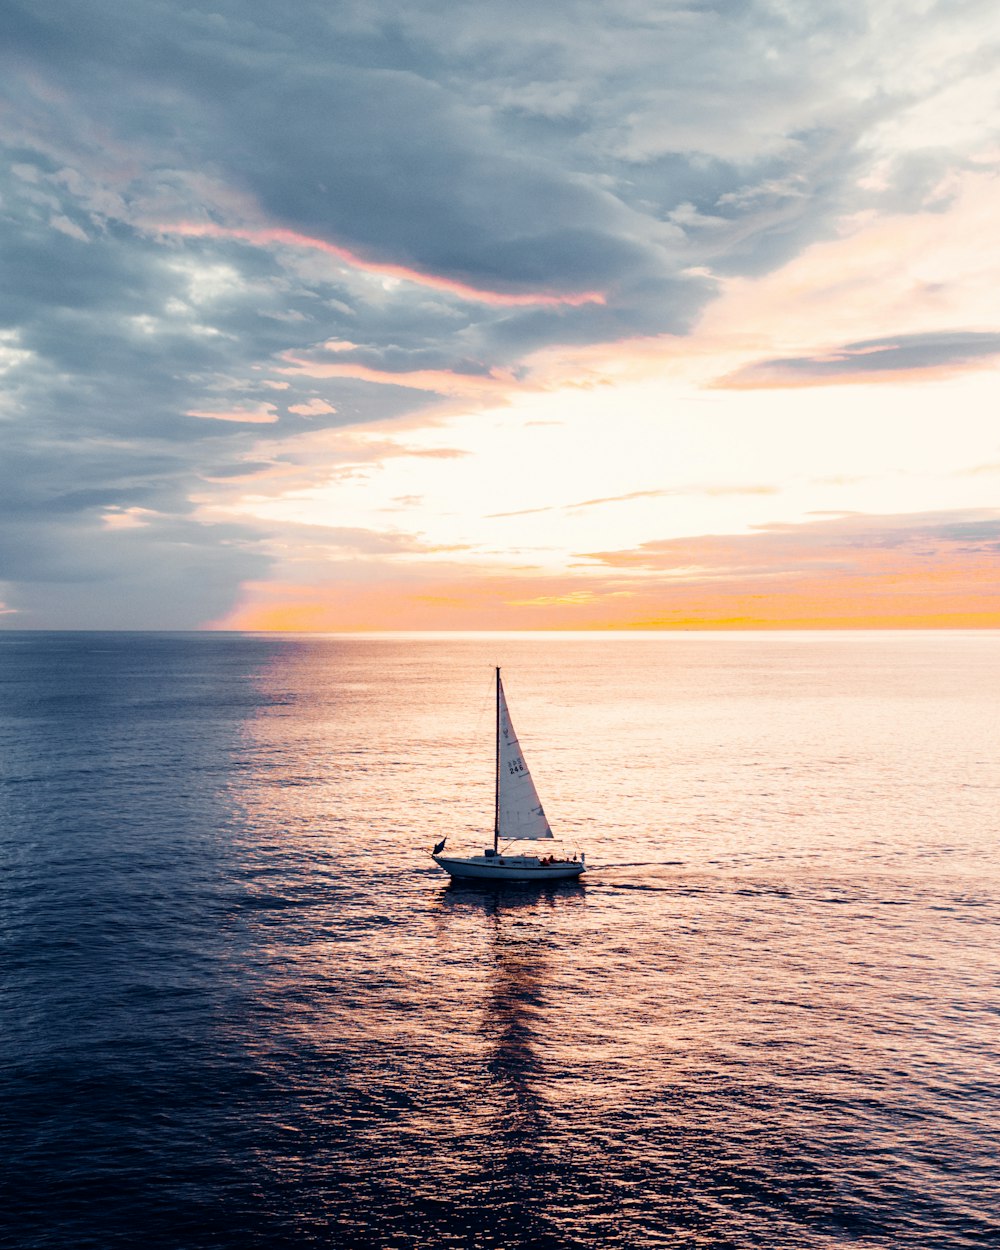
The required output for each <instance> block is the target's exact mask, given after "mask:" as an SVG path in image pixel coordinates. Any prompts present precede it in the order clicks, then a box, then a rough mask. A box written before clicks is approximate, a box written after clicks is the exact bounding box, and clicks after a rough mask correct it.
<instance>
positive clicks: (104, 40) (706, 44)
mask: <svg viewBox="0 0 1000 1250" xmlns="http://www.w3.org/2000/svg"><path fill="white" fill-rule="evenodd" d="M996 40H997V18H996V14H995V9H994V8H993V7H992V6H989V5H986V4H978V3H971V4H969V5H967V6H964V7H963V9H962V11H961V12H958V13H956V12H955V11H954V8H953V6H939V5H932V6H930V7H929V8H927V9H926V11H925V12H924V13H923V14H922V17H921V20H920V21H919V22H914V21H912V20H911V19H910V14H909V13H908V12H907V11H906V9H905V6H902V7H899V6H896V5H895V4H889V5H883V6H876V7H875V8H874V9H873V8H872V6H870V5H867V4H862V3H861V0H838V2H835V3H833V4H830V5H825V6H821V8H819V9H817V8H816V7H815V6H808V5H805V6H797V7H796V6H788V5H787V4H783V3H777V2H773V3H772V2H770V0H748V2H747V3H745V4H739V5H735V4H707V5H702V6H686V7H685V6H652V7H651V6H649V5H648V4H640V3H638V2H637V0H603V2H601V3H598V2H597V0H573V2H572V3H571V2H570V0H554V3H552V4H550V5H546V6H544V8H540V7H539V6H537V5H526V4H523V3H521V2H520V0H515V3H513V5H504V6H496V7H491V6H482V5H480V6H475V5H474V6H465V7H464V8H462V9H461V10H456V9H454V8H453V7H449V6H441V5H440V4H437V3H434V2H432V0H407V2H406V3H403V0H375V2H374V3H355V2H353V0H352V2H348V3H344V4H338V5H333V6H331V5H329V4H327V3H322V2H320V0H301V2H300V3H296V4H295V5H291V6H284V7H282V6H271V7H270V8H268V7H267V6H261V5H252V6H248V5H247V4H246V3H244V2H243V0H218V2H217V3H215V4H213V5H212V6H211V8H210V9H206V8H203V7H199V6H191V5H188V4H184V3H181V2H180V0H133V3H131V4H130V5H128V6H127V7H126V8H123V6H122V5H120V4H119V3H117V2H115V0H91V2H90V3H88V4H87V5H86V6H81V5H79V4H75V3H72V2H71V0H51V2H50V3H46V4H45V5H43V6H38V5H35V4H29V3H26V2H25V0H10V3H8V4H7V6H6V10H5V39H4V44H3V48H2V49H0V68H2V70H3V72H2V74H0V96H2V99H0V104H3V108H2V109H0V144H2V146H3V149H4V155H5V158H6V160H5V163H4V165H3V167H2V173H0V197H2V207H3V216H2V220H0V244H2V247H3V255H4V265H5V268H4V298H3V301H2V307H0V369H2V370H3V371H4V383H5V385H4V392H3V395H2V397H0V420H2V421H3V423H4V431H5V435H4V454H3V457H2V459H0V500H2V501H3V512H4V516H5V519H6V521H7V522H8V523H9V525H10V526H11V527H12V528H11V531H10V532H12V533H13V532H16V533H18V534H23V533H24V532H25V530H24V529H23V528H22V527H32V529H33V532H35V533H37V535H38V537H37V540H36V541H34V543H33V544H29V545H28V547H27V548H25V549H24V552H27V551H29V550H30V551H33V552H34V560H35V561H37V563H36V564H35V565H32V562H31V561H29V560H27V559H26V558H25V555H24V552H22V553H20V554H19V553H18V552H17V551H14V550H12V549H9V548H8V549H7V556H8V557H9V558H10V560H11V562H12V563H11V567H10V568H6V567H4V568H0V577H3V578H4V579H5V582H6V589H5V591H4V595H5V602H7V603H9V604H11V605H12V606H13V608H14V609H15V612H16V611H23V612H25V613H28V614H29V615H30V614H32V613H33V614H34V615H32V616H31V619H33V620H37V621H43V620H44V619H46V618H45V616H44V613H45V612H48V613H51V614H52V615H51V619H53V620H57V619H58V620H59V621H61V622H69V621H72V620H74V619H76V618H75V617H74V614H73V613H74V609H73V604H74V603H78V604H79V605H80V617H79V619H80V620H81V621H83V620H87V621H91V622H92V621H94V620H97V619H98V616H99V611H98V607H99V592H97V591H94V592H93V596H91V591H90V590H87V589H84V587H89V586H92V585H97V584H98V583H100V581H101V579H102V578H103V577H105V576H110V573H108V570H110V569H112V568H114V567H117V569H118V572H117V574H116V575H115V576H116V579H117V580H116V585H118V586H119V587H120V589H121V597H122V599H123V600H124V599H126V598H127V597H128V595H129V591H128V583H127V579H126V574H127V576H128V577H134V579H135V580H134V582H133V583H132V585H133V591H134V596H135V602H134V606H133V607H131V608H130V609H129V613H130V615H128V619H129V620H137V619H140V618H142V612H143V609H142V607H141V604H143V603H144V604H145V605H146V607H145V611H146V614H147V615H146V616H145V618H142V619H145V620H146V621H147V622H148V623H149V624H154V625H155V624H156V623H158V620H159V618H158V617H157V611H158V610H159V609H160V608H161V607H162V608H163V609H164V611H165V612H166V613H167V615H169V618H170V619H171V620H172V621H181V620H183V621H184V622H186V623H187V624H190V625H197V624H198V623H199V620H200V619H203V618H202V617H200V616H199V615H198V614H199V613H200V612H201V611H202V610H203V609H204V608H206V605H207V604H209V600H211V605H212V606H211V608H210V610H211V612H212V613H213V614H214V615H217V612H216V608H215V606H214V605H215V602H216V600H217V599H219V598H220V597H221V598H224V597H225V595H226V594H230V595H234V594H235V593H236V589H235V588H236V587H237V586H238V584H239V581H240V579H241V578H242V577H244V576H247V569H248V568H249V567H251V566H252V567H253V568H254V569H256V570H258V572H259V566H261V565H264V566H265V567H269V561H270V560H271V557H270V556H269V555H267V554H266V551H265V549H264V548H261V547H260V546H258V545H257V544H258V539H259V537H260V531H259V529H253V528H250V529H245V530H240V531H239V532H238V533H237V532H230V531H228V530H226V529H224V528H222V529H220V528H219V527H217V526H213V525H211V524H209V523H208V522H207V521H206V520H205V518H204V515H203V512H202V511H201V509H200V506H199V505H197V504H196V503H195V499H196V498H199V497H200V493H201V492H203V491H204V490H205V489H206V483H212V482H225V481H227V480H228V481H237V480H238V479H239V478H240V477H244V478H245V477H247V476H248V475H249V474H252V473H255V472H256V473H275V474H277V473H279V472H281V471H282V464H281V463H279V459H280V457H286V459H285V461H284V462H283V463H284V465H285V466H286V467H287V464H288V463H289V462H294V453H293V452H289V450H288V448H289V447H290V445H291V444H292V443H294V442H295V440H297V439H302V440H305V444H304V445H306V446H309V447H313V446H315V444H313V443H311V442H309V440H310V439H311V438H312V436H313V435H314V433H316V432H317V431H318V432H320V433H323V432H327V431H336V430H340V429H345V428H349V427H362V426H365V425H367V424H370V423H373V422H387V421H392V420H395V419H397V418H400V417H404V416H405V417H407V418H409V419H410V420H414V421H416V420H419V419H421V417H422V415H423V414H426V413H428V412H437V411H440V410H441V407H442V405H443V403H444V402H445V401H447V403H449V404H451V405H453V406H454V405H465V406H467V407H468V408H474V407H475V406H476V405H477V404H479V403H482V404H486V403H487V402H488V403H491V404H495V405H496V406H497V407H498V408H499V407H502V405H503V403H504V402H505V401H506V400H507V399H508V398H509V396H511V395H513V394H515V393H517V392H518V391H519V390H525V389H528V388H530V387H532V386H542V385H545V384H547V378H546V377H545V376H544V369H543V368H541V366H539V364H538V363H537V362H539V361H540V360H544V359H545V355H546V353H552V354H555V355H558V353H559V352H564V353H566V355H567V357H568V356H569V355H571V354H572V353H573V352H579V353H582V352H584V351H586V350H587V349H591V348H593V347H595V345H607V344H621V343H626V342H630V341H634V340H637V339H642V340H645V341H648V342H654V341H656V340H657V339H659V338H660V337H662V336H665V335H672V336H676V337H681V336H689V335H690V334H691V333H692V331H693V329H694V328H695V327H696V326H697V325H698V324H699V318H701V317H703V315H704V314H705V312H706V310H707V309H708V308H709V307H710V305H711V303H712V301H713V300H714V299H715V298H716V297H717V295H718V293H719V291H720V289H722V288H723V286H724V284H725V283H726V282H731V281H735V280H738V279H742V280H747V281H749V280H750V279H753V278H755V277H757V276H759V275H763V274H768V273H773V272H774V271H775V269H776V268H778V267H780V266H782V265H784V264H786V263H787V262H789V261H790V260H791V259H792V258H795V257H797V256H801V255H802V254H803V252H804V251H805V250H806V249H808V248H809V247H810V246H815V245H816V244H817V243H818V242H819V241H822V240H824V239H826V240H829V239H831V238H836V237H837V236H838V231H839V230H840V229H842V225H843V222H844V221H846V220H849V219H853V218H856V217H857V216H858V215H859V214H861V215H863V214H865V213H874V214H878V213H880V212H882V213H884V212H886V211H889V210H891V211H892V212H894V213H910V214H913V213H918V212H926V213H933V214H937V215H944V214H946V213H947V211H948V206H949V204H951V203H952V200H953V198H954V194H955V192H954V187H953V183H954V178H955V177H956V176H957V175H958V174H960V173H962V172H963V171H966V172H967V171H968V170H970V169H975V170H978V171H979V172H980V173H981V174H982V175H983V176H985V173H984V171H989V170H990V169H992V167H993V166H992V165H991V163H990V161H991V159H992V158H990V157H989V152H990V150H991V148H990V144H991V142H993V138H992V136H993V126H994V123H993V120H992V119H993V118H994V117H995V115H996V110H995V108H992V107H991V102H992V101H993V100H994V98H995V93H994V91H993V87H992V86H991V82H992V79H991V76H990V73H989V66H990V65H991V64H992V63H994V60H995V58H994V56H993V52H994V49H995V45H996ZM921 136H924V137H923V138H922V137H921ZM866 272H867V270H866ZM886 324H889V325H895V326H900V325H901V324H902V323H901V322H899V321H890V322H886ZM958 324H959V323H958V322H957V321H956V320H955V319H954V318H952V320H951V321H949V322H948V323H947V325H945V324H944V323H942V329H941V331H940V332H939V333H938V334H936V335H935V334H932V333H930V332H928V333H927V334H926V335H924V336H923V337H922V338H920V339H919V341H918V337H919V336H917V335H914V334H913V333H912V331H909V332H908V334H907V335H903V336H902V337H899V338H895V339H892V340H889V339H888V338H886V339H871V340H866V339H862V338H861V336H860V335H859V334H857V333H856V332H853V333H852V330H850V329H847V330H845V331H844V332H843V333H840V331H838V332H837V334H838V337H839V338H841V339H842V340H843V341H844V342H845V343H846V344H847V346H846V347H844V348H842V349H840V356H841V357H842V359H836V360H824V359H821V358H820V357H819V356H818V355H817V354H816V352H815V351H813V350H811V349H810V348H807V347H802V346H801V344H799V343H798V342H796V343H795V344H793V345H792V350H788V349H787V348H785V349H783V350H781V351H780V352H775V351H773V350H771V349H770V346H769V345H761V346H760V349H759V351H757V356H758V362H757V363H756V364H754V363H752V362H751V363H750V364H748V365H747V366H746V368H745V369H743V370H740V371H738V372H737V373H735V374H733V375H732V376H731V377H730V378H729V379H728V380H727V385H729V386H753V385H761V384H765V383H767V384H773V383H774V381H775V379H777V381H778V382H779V383H780V384H782V385H785V384H789V383H790V382H794V381H798V382H802V381H803V380H807V381H810V382H812V381H826V382H829V381H835V380H838V379H842V378H846V377H849V376H850V377H860V376H862V375H864V376H871V377H874V376H880V375H884V374H887V373H888V372H890V371H895V372H897V373H898V372H900V371H906V372H914V371H918V370H919V371H925V372H929V371H933V370H934V369H938V370H941V369H945V368H951V367H953V366H954V365H956V364H959V363H961V364H963V365H969V364H972V363H975V362H977V361H984V360H986V359H988V357H989V355H990V354H991V353H992V352H993V350H994V349H993V348H992V347H990V346H989V344H988V343H987V340H991V332H990V331H989V330H988V323H985V328H982V329H980V330H978V331H973V330H969V329H965V328H962V329H959V330H958V331H956V330H954V329H948V325H951V326H954V325H958ZM961 324H962V326H963V327H965V326H972V325H980V326H982V325H983V324H984V323H982V322H981V321H975V320H972V321H965V322H962V323H961ZM949 336H950V337H949ZM814 341H815V340H814ZM991 341H992V340H991ZM330 344H335V345H337V346H336V350H335V349H334V348H333V347H331V346H330ZM800 348H801V350H800ZM935 353H936V354H935ZM279 392H280V402H278V401H277V400H276V395H278V394H279ZM279 448H280V451H279V450H278V449H279ZM253 466H257V468H254V467H253ZM261 466H264V467H261ZM588 489H589V488H588ZM580 506H581V507H583V506H597V500H596V499H595V500H594V501H590V502H587V501H585V503H584V504H582V505H580ZM138 510H143V511H138ZM147 514H152V515H154V516H155V517H156V518H157V519H156V520H150V521H149V523H148V524H146V523H143V524H124V523H123V522H122V521H121V520H119V521H117V522H115V523H114V524H108V523H106V522H105V521H102V518H106V517H117V518H127V517H132V518H139V517H143V518H144V517H146V516H147ZM171 526H175V527H176V533H183V534H184V538H183V541H181V540H180V539H177V540H176V544H175V539H174V538H170V537H169V536H168V535H169V534H170V533H171V532H172V531H171V530H170V527H171ZM80 533H85V534H86V535H87V542H88V543H89V544H90V545H91V548H92V550H90V549H88V551H87V552H83V553H81V551H80V544H79V542H78V541H77V535H78V534H80ZM126 540H127V544H128V545H126V546H122V544H123V543H126ZM59 549H64V550H65V552H66V553H67V558H66V559H56V558H55V555H54V553H55V552H56V551H57V550H59ZM141 550H145V551H146V552H147V560H146V562H145V563H144V562H143V561H142V560H140V559H138V558H137V559H135V560H133V559H132V558H131V555H130V554H129V553H132V552H137V553H138V552H140V551H141ZM182 550H183V551H185V552H187V553H188V554H189V557H190V563H189V564H185V560H186V559H188V556H184V557H182V555H181V554H180V553H181V551H182ZM71 556H80V557H81V558H82V559H83V567H85V568H87V569H90V570H91V574H92V576H90V575H88V577H89V580H88V578H83V579H82V580H81V579H78V578H76V577H75V574H74V569H75V568H76V565H75V564H74V560H73V558H70V557H71ZM84 557H86V558H84ZM126 557H128V558H126ZM156 560H162V561H163V563H164V569H165V574H164V580H163V591H162V593H157V592H156V590H155V584H154V582H153V581H152V580H151V578H150V576H149V575H148V573H147V570H146V566H147V564H148V565H152V564H154V563H155V561H156ZM188 567H189V568H190V570H191V582H190V586H191V589H190V593H186V592H184V593H182V592H181V591H182V583H183V577H182V576H181V572H180V570H181V569H182V568H188ZM14 568H16V570H17V577H16V578H15V577H14V576H13V573H12V571H11V570H12V569H14ZM32 568H35V569H36V570H39V569H44V570H45V571H46V574H45V575H46V578H47V579H48V580H47V581H45V585H46V586H48V587H49V589H47V590H46V591H45V594H44V596H42V597H40V596H41V591H40V589H39V587H40V586H41V585H42V579H40V578H38V577H35V578H33V577H32ZM171 569H173V570H174V572H173V573H171V572H170V570H171ZM261 575H262V574H261ZM122 579H126V580H122ZM210 585H214V589H212V590H211V592H209V589H207V588H208V587H209V586H210ZM60 587H62V589H61V590H60ZM43 599H44V605H43ZM185 604H186V605H187V606H186V607H183V606H182V605H185ZM184 612H187V613H188V615H186V616H185V615H184ZM40 614H41V615H40ZM8 619H13V618H12V617H11V618H8ZM107 619H109V620H112V621H113V620H116V619H124V618H122V617H121V616H120V615H116V614H115V613H112V612H111V611H110V610H109V611H108V613H107ZM164 619H165V618H164Z"/></svg>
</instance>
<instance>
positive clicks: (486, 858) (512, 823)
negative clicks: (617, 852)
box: [431, 668, 586, 882]
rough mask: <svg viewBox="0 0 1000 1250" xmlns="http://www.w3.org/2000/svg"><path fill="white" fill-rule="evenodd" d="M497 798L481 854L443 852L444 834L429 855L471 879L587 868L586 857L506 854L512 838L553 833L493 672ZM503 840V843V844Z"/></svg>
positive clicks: (567, 874)
mask: <svg viewBox="0 0 1000 1250" xmlns="http://www.w3.org/2000/svg"><path fill="white" fill-rule="evenodd" d="M496 673H497V678H496V683H497V690H496V701H497V715H496V799H495V803H494V816H493V845H492V846H488V847H487V848H486V850H485V851H483V853H482V855H468V856H465V857H464V858H461V857H458V856H454V855H445V854H444V853H443V852H444V845H445V840H444V839H442V840H441V841H440V842H439V843H438V844H437V846H435V847H434V850H433V851H432V852H431V857H432V858H433V860H434V862H435V863H436V864H437V865H438V867H439V868H443V869H444V870H445V872H447V873H449V874H450V875H451V876H452V877H457V878H461V879H463V880H475V881H496V882H501V881H536V882H538V881H564V880H567V879H575V878H577V877H579V876H580V874H581V873H583V872H584V871H585V870H586V863H585V859H584V856H583V855H582V854H581V855H580V857H579V859H578V858H577V857H576V856H575V855H574V856H573V858H572V859H563V858H560V857H558V856H556V855H543V856H538V855H520V854H517V855H510V854H508V853H507V849H506V848H507V846H508V844H509V843H511V842H541V841H545V840H547V839H550V838H551V837H552V830H551V828H550V827H549V822H548V821H547V820H546V818H545V812H544V811H543V810H542V804H541V802H540V801H539V798H538V791H537V790H536V789H535V783H534V781H532V779H531V773H530V772H528V766H527V764H525V762H524V756H523V755H522V754H521V748H520V745H519V744H518V741H517V734H516V733H515V732H514V726H513V724H511V719H510V712H509V711H508V710H507V697H506V695H505V694H504V689H503V683H502V682H501V680H500V669H499V668H498V669H497V671H496ZM501 844H502V845H501Z"/></svg>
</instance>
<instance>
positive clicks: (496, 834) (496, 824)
mask: <svg viewBox="0 0 1000 1250" xmlns="http://www.w3.org/2000/svg"><path fill="white" fill-rule="evenodd" d="M496 744H497V758H496V785H495V790H494V797H493V850H494V852H496V849H497V847H498V846H499V845H500V666H499V664H498V665H497V732H496Z"/></svg>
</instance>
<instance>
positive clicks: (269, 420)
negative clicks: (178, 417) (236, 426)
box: [185, 404, 278, 425]
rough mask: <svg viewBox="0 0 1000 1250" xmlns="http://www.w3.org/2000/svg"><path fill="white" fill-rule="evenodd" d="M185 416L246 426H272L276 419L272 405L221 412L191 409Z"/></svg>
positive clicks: (276, 415)
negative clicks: (238, 423)
mask: <svg viewBox="0 0 1000 1250" xmlns="http://www.w3.org/2000/svg"><path fill="white" fill-rule="evenodd" d="M185 415H186V416H189V417H198V418H200V419H201V420H202V421H240V422H243V423H244V424H246V425H273V424H274V422H275V421H277V419H278V414H277V412H275V409H274V404H258V405H257V406H256V407H254V408H231V409H229V410H228V411H223V412H213V411H208V410H202V409H196V408H193V409H189V411H188V412H187V413H186V414H185Z"/></svg>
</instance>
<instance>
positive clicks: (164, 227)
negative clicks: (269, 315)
mask: <svg viewBox="0 0 1000 1250" xmlns="http://www.w3.org/2000/svg"><path fill="white" fill-rule="evenodd" d="M155 229H156V230H157V231H158V232H159V233H161V234H179V235H183V236H185V237H187V238H211V239H239V240H241V241H242V242H244V243H250V244H252V245H253V246H255V247H269V246H272V245H274V244H277V245H279V246H283V247H300V248H308V249H310V250H312V251H316V252H323V253H325V254H326V255H327V256H334V257H336V258H337V260H341V261H343V262H344V263H345V264H347V265H350V266H351V267H352V268H353V269H362V270H364V271H365V272H366V273H374V274H380V275H382V276H383V277H386V278H395V279H397V280H399V281H402V282H414V283H416V284H417V285H419V286H425V287H429V288H430V289H432V290H435V291H445V292H447V293H448V294H449V295H457V296H459V297H460V298H461V299H469V300H475V301H476V302H477V303H481V304H496V305H499V306H501V307H511V308H519V307H537V306H539V305H550V306H566V307H570V308H576V307H579V306H580V305H581V304H603V303H604V302H605V301H604V295H603V294H602V293H601V292H600V291H578V292H575V293H573V294H569V295H557V294H555V293H553V292H551V291H537V292H532V293H530V294H515V293H513V292H510V291H492V290H489V289H488V288H483V287H475V286H471V285H470V284H469V283H467V282H459V281H457V280H456V279H454V278H446V277H443V276H441V275H439V274H429V273H422V272H421V271H420V270H418V269H410V268H408V267H407V266H405V265H396V264H392V263H390V262H386V261H375V260H369V259H367V258H365V257H362V256H359V255H358V254H357V253H356V252H352V251H350V250H349V249H348V248H346V247H341V246H340V245H339V244H336V243H329V242H327V240H326V239H317V238H314V237H313V236H311V235H308V234H300V233H299V232H298V231H297V230H288V229H285V228H284V227H281V226H258V227H254V228H249V227H237V226H221V225H217V224H215V223H214V222H183V221H182V222H176V223H166V224H164V223H159V224H157V225H156V227H155Z"/></svg>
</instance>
